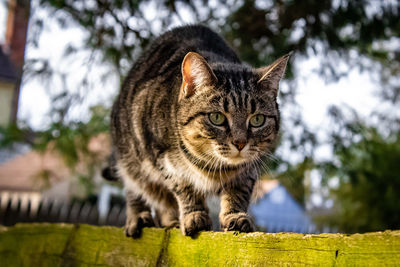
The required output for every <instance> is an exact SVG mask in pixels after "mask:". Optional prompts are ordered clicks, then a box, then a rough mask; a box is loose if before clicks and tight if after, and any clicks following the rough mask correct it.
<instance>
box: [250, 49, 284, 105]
mask: <svg viewBox="0 0 400 267" xmlns="http://www.w3.org/2000/svg"><path fill="white" fill-rule="evenodd" d="M291 54H292V52H290V53H289V54H286V55H284V56H283V57H281V58H279V59H277V60H275V61H274V62H273V63H272V64H270V65H268V66H266V67H262V68H259V69H257V70H256V72H257V74H258V76H259V77H260V79H259V80H258V82H257V83H258V84H259V86H260V87H262V88H263V89H264V90H267V94H268V95H270V96H272V97H274V98H276V97H277V95H278V90H279V81H280V80H281V79H282V77H283V76H284V75H285V70H286V65H287V62H288V60H289V58H290V55H291Z"/></svg>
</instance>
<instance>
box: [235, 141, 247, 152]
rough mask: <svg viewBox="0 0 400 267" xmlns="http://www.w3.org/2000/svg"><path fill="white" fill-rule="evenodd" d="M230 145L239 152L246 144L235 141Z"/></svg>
mask: <svg viewBox="0 0 400 267" xmlns="http://www.w3.org/2000/svg"><path fill="white" fill-rule="evenodd" d="M232 144H233V145H234V146H235V147H236V148H237V149H238V150H239V151H240V150H242V149H243V148H244V146H245V145H246V142H243V141H238V140H235V141H233V142H232Z"/></svg>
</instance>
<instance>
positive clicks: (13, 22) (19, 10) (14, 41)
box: [5, 0, 30, 123]
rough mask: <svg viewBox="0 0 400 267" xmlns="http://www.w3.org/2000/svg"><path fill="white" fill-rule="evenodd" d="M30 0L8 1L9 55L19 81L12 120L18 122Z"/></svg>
mask: <svg viewBox="0 0 400 267" xmlns="http://www.w3.org/2000/svg"><path fill="white" fill-rule="evenodd" d="M29 12H30V0H10V1H9V3H8V17H7V29H6V43H5V45H6V47H7V49H8V52H9V57H10V59H11V61H12V63H13V64H14V66H15V70H16V72H17V76H18V81H17V83H16V85H15V89H14V94H13V100H12V105H11V109H12V110H11V118H10V119H11V122H14V123H15V122H16V120H17V112H18V100H19V93H20V86H21V80H22V70H23V66H24V56H25V43H26V35H27V30H28V21H29Z"/></svg>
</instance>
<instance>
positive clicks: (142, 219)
mask: <svg viewBox="0 0 400 267" xmlns="http://www.w3.org/2000/svg"><path fill="white" fill-rule="evenodd" d="M153 226H154V220H153V217H152V216H151V214H150V212H142V213H140V214H138V215H135V216H130V217H128V218H126V223H125V235H126V236H128V237H133V238H139V237H140V236H141V234H142V229H143V227H153Z"/></svg>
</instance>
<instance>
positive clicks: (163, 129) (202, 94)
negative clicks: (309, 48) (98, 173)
mask: <svg viewBox="0 0 400 267" xmlns="http://www.w3.org/2000/svg"><path fill="white" fill-rule="evenodd" d="M287 60H288V56H285V57H282V58H280V59H278V60H277V61H275V62H274V63H273V64H271V65H270V66H268V67H265V68H261V69H253V68H251V67H249V66H247V65H244V64H242V63H241V62H240V60H239V59H238V57H237V56H236V54H235V53H234V52H233V51H232V49H231V48H229V46H227V45H226V43H225V42H224V41H223V40H222V39H221V37H219V36H218V35H217V34H216V33H214V32H213V31H211V30H210V29H208V28H206V27H203V26H186V27H180V28H176V29H173V30H171V31H169V32H167V33H165V34H163V35H162V36H161V37H159V38H158V39H156V40H155V41H154V42H153V43H152V45H151V46H150V47H149V48H148V49H147V50H146V51H145V52H144V53H143V55H142V56H141V57H140V58H139V59H138V61H137V62H136V63H135V64H134V66H133V68H132V69H131V71H130V72H129V75H128V77H127V78H126V80H125V82H124V84H123V86H122V89H121V92H120V94H119V96H118V98H117V100H116V102H115V104H114V106H113V110H112V117H111V133H112V140H113V145H114V153H115V155H114V156H115V166H114V169H115V170H116V173H117V174H118V176H120V177H121V178H122V180H123V181H124V185H125V190H126V198H127V222H126V227H125V231H126V234H127V235H128V236H137V235H139V234H140V231H141V228H142V227H143V226H151V225H154V220H153V218H152V216H151V210H150V208H151V207H153V208H154V209H155V210H156V214H157V215H158V217H159V219H160V223H161V225H162V226H167V227H171V226H178V227H180V228H181V230H182V232H183V233H184V234H185V235H194V234H196V233H197V232H199V231H201V230H208V229H210V227H211V221H210V218H209V216H208V214H207V210H208V209H207V207H206V204H205V196H206V195H208V194H218V195H219V196H220V197H221V214H220V222H221V226H222V228H223V229H225V230H238V231H244V232H249V231H253V230H254V226H253V223H252V220H251V219H250V217H249V215H248V214H247V208H248V205H249V200H250V196H251V194H252V190H253V187H254V184H255V182H256V180H257V178H258V176H259V169H260V168H259V167H260V162H261V160H262V159H263V157H264V156H265V155H266V153H268V151H269V148H270V145H271V143H272V142H273V141H274V140H275V138H276V136H277V133H278V130H279V110H278V105H277V103H276V96H277V92H278V84H279V80H280V79H281V78H282V76H283V74H284V71H285V66H286V63H287ZM210 113H213V114H214V116H216V118H218V119H220V120H221V118H222V119H224V123H223V124H221V125H216V124H214V123H213V121H212V118H211V117H210V116H212V115H210ZM215 114H218V115H215ZM256 114H262V115H261V116H263V117H258V118H259V120H261V119H262V118H265V122H264V124H263V125H262V126H260V127H252V126H250V122H249V120H250V119H251V118H252V116H255V115H256ZM221 116H222V117H221ZM253 120H254V122H255V123H258V122H259V120H257V118H253ZM253 120H252V122H253Z"/></svg>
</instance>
